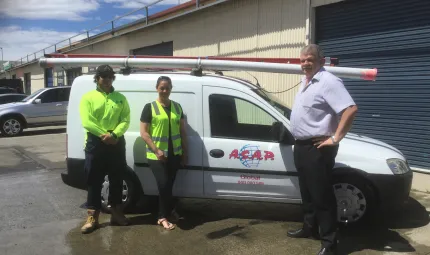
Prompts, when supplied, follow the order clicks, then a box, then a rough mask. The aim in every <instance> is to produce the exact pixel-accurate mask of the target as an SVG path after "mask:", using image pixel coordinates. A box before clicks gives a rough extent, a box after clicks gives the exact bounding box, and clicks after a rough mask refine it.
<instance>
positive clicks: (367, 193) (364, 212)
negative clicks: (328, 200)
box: [333, 176, 375, 224]
mask: <svg viewBox="0 0 430 255" xmlns="http://www.w3.org/2000/svg"><path fill="white" fill-rule="evenodd" d="M333 191H334V194H335V197H336V201H337V219H338V221H339V222H340V223H343V224H354V223H357V222H359V221H360V222H361V221H363V220H364V219H366V218H367V217H368V216H369V215H370V214H371V213H372V211H373V209H374V207H375V195H374V192H373V190H372V188H371V187H370V186H369V185H368V184H367V183H366V182H365V181H364V180H362V179H361V178H356V177H350V176H348V177H338V178H336V179H335V181H334V183H333Z"/></svg>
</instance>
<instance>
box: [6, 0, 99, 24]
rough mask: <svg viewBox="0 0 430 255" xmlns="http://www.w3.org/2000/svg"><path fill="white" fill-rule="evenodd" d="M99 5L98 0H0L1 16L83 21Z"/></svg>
mask: <svg viewBox="0 0 430 255" xmlns="http://www.w3.org/2000/svg"><path fill="white" fill-rule="evenodd" d="M99 6H100V5H99V3H98V2H97V0H44V1H40V0H0V16H6V17H11V18H22V19H33V20H35V19H44V20H46V19H54V20H69V21H81V20H86V19H88V17H86V16H87V15H84V14H85V13H88V12H91V11H95V10H97V9H98V8H99Z"/></svg>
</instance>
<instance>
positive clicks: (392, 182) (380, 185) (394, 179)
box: [368, 171, 413, 208]
mask: <svg viewBox="0 0 430 255" xmlns="http://www.w3.org/2000/svg"><path fill="white" fill-rule="evenodd" d="M412 176H413V173H412V171H408V172H407V173H405V174H399V175H385V174H371V175H368V178H369V180H370V181H371V182H372V183H373V185H374V186H375V187H376V189H377V193H378V197H379V203H380V206H382V207H384V208H387V207H394V206H398V205H402V204H404V203H406V202H407V201H408V199H409V193H410V191H411V188H412Z"/></svg>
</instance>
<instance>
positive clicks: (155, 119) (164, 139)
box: [146, 101, 182, 160]
mask: <svg viewBox="0 0 430 255" xmlns="http://www.w3.org/2000/svg"><path fill="white" fill-rule="evenodd" d="M170 103H171V106H173V107H171V112H170V128H171V132H172V137H171V138H172V143H173V154H174V155H182V145H181V144H182V141H181V134H180V121H181V113H182V112H181V108H180V107H179V104H178V103H176V102H173V101H170ZM151 111H152V120H151V126H150V130H149V133H150V135H151V138H152V141H153V143H154V144H155V146H156V147H157V148H158V149H160V150H162V151H163V152H164V155H165V156H166V157H167V155H169V153H168V149H169V116H168V115H167V113H166V111H165V110H164V108H163V106H162V105H161V104H160V103H159V102H158V101H154V102H152V103H151ZM146 158H147V159H153V160H157V156H156V155H155V153H154V152H153V151H152V150H151V149H150V148H149V146H148V145H146Z"/></svg>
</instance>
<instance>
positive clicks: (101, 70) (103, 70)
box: [96, 65, 115, 75]
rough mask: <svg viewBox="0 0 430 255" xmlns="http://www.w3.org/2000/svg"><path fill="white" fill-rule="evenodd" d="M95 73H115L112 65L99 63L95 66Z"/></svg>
mask: <svg viewBox="0 0 430 255" xmlns="http://www.w3.org/2000/svg"><path fill="white" fill-rule="evenodd" d="M96 74H98V75H102V74H115V72H114V71H113V69H112V67H110V66H109V65H101V66H99V67H97V70H96Z"/></svg>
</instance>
